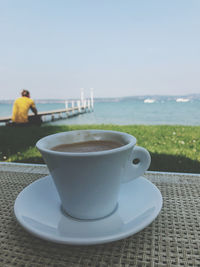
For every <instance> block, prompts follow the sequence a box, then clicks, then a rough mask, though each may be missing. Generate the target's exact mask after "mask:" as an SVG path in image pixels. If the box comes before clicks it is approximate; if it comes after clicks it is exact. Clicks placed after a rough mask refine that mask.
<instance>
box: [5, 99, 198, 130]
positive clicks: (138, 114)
mask: <svg viewBox="0 0 200 267" xmlns="http://www.w3.org/2000/svg"><path fill="white" fill-rule="evenodd" d="M36 106H37V109H38V110H39V111H48V110H54V109H62V108H65V105H64V103H43V104H42V103H36ZM11 113H12V103H10V104H8V103H4V104H2V103H0V117H2V116H7V115H11ZM50 124H53V125H59V124H121V125H126V124H149V125H150V124H151V125H152V124H181V125H200V99H192V100H190V101H189V102H186V103H184V102H176V101H175V100H174V99H172V100H168V99H163V98H162V99H160V100H156V101H155V102H154V103H144V100H142V99H121V100H120V99H118V100H116V101H109V100H106V101H104V102H95V103H94V112H91V113H86V114H82V115H80V116H77V117H73V118H70V119H64V120H59V121H55V122H53V123H50Z"/></svg>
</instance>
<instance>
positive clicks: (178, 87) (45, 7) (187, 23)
mask: <svg viewBox="0 0 200 267" xmlns="http://www.w3.org/2000/svg"><path fill="white" fill-rule="evenodd" d="M22 88H26V89H28V90H30V92H31V95H32V97H33V98H34V99H36V98H64V99H67V98H72V97H79V95H80V88H85V94H86V95H87V94H89V89H90V88H94V95H95V97H118V96H133V95H144V94H187V93H200V1H199V0H137V1H136V0H54V1H53V0H0V99H13V98H16V97H17V96H19V93H20V91H21V89H22Z"/></svg>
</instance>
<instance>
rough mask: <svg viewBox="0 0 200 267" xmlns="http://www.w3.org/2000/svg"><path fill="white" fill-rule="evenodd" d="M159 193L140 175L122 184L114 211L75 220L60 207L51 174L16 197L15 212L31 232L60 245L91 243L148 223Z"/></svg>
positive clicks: (112, 238)
mask: <svg viewBox="0 0 200 267" xmlns="http://www.w3.org/2000/svg"><path fill="white" fill-rule="evenodd" d="M161 207H162V195H161V193H160V191H159V190H158V188H157V187H156V186H155V185H153V184H152V183H151V182H149V181H148V180H147V179H145V178H143V177H141V178H138V179H136V180H134V181H132V182H129V183H125V184H122V186H121V190H120V196H119V202H118V208H117V210H116V211H115V212H114V213H113V214H111V215H110V216H108V217H106V218H103V219H100V220H92V221H83V220H76V219H73V218H72V217H69V216H67V215H66V214H64V213H63V212H62V210H61V205H60V199H59V196H58V194H57V191H56V189H55V186H54V183H53V180H52V178H51V176H46V177H44V178H41V179H39V180H36V181H35V182H33V183H32V184H30V185H29V186H27V187H26V188H25V189H24V190H23V191H22V192H21V193H20V194H19V195H18V197H17V199H16V201H15V205H14V212H15V216H16V218H17V220H18V222H19V223H20V224H21V225H22V226H23V227H24V228H25V229H26V230H27V231H29V232H30V233H31V234H33V235H35V236H37V237H40V238H42V239H46V240H48V241H53V242H57V243H62V244H73V245H89V244H90V245H91V244H101V243H107V242H112V241H115V240H119V239H122V238H125V237H128V236H131V235H133V234H135V233H137V232H139V231H140V230H142V229H143V228H145V227H146V226H147V225H149V224H150V223H151V222H152V221H153V220H154V219H155V218H156V217H157V215H158V214H159V212H160V210H161Z"/></svg>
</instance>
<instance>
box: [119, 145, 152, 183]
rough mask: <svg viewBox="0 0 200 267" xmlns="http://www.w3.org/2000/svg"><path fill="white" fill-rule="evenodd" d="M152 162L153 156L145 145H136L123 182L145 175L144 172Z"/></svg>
mask: <svg viewBox="0 0 200 267" xmlns="http://www.w3.org/2000/svg"><path fill="white" fill-rule="evenodd" d="M150 163H151V156H150V154H149V152H148V151H147V150H146V149H145V148H143V147H140V146H135V147H134V148H133V150H132V153H131V155H130V158H129V161H128V166H127V169H126V171H125V175H124V179H123V181H122V182H123V183H126V182H129V181H131V180H133V179H136V178H138V177H139V176H141V175H143V174H144V172H145V171H146V170H147V169H148V168H149V166H150Z"/></svg>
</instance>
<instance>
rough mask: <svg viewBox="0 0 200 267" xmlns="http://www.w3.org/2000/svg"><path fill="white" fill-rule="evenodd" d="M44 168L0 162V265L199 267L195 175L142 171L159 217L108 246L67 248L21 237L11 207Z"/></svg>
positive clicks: (199, 206)
mask: <svg viewBox="0 0 200 267" xmlns="http://www.w3.org/2000/svg"><path fill="white" fill-rule="evenodd" d="M46 174H48V170H47V168H46V166H45V165H28V164H27V165H25V164H4V163H0V183H1V185H0V266H3V267H4V266H92V267H93V266H98V267H100V266H124V267H128V266H195V267H196V266H200V175H195V174H194V175H191V174H190V175H187V174H175V173H155V172H147V173H146V175H145V176H146V178H147V179H149V180H150V181H151V182H153V183H154V184H155V185H156V186H157V187H158V188H159V190H160V191H161V193H162V196H163V202H164V203H163V208H162V210H161V213H160V214H159V215H158V217H157V218H156V219H155V220H154V221H153V223H151V225H149V226H148V227H146V228H145V229H144V230H142V231H141V232H139V233H137V234H135V235H133V236H131V237H129V238H126V239H123V240H120V241H116V242H113V243H108V244H102V245H95V246H69V245H61V244H55V243H51V242H48V241H45V240H42V239H39V238H37V237H34V236H32V235H31V234H29V233H28V232H26V231H25V230H24V229H23V228H22V227H21V226H20V225H19V224H18V222H17V221H16V219H15V216H14V213H13V206H14V202H15V199H16V197H17V195H18V194H19V193H20V191H22V190H23V188H25V187H26V186H27V185H28V184H30V183H31V182H33V181H35V180H36V179H38V178H40V177H43V176H45V175H46Z"/></svg>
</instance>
